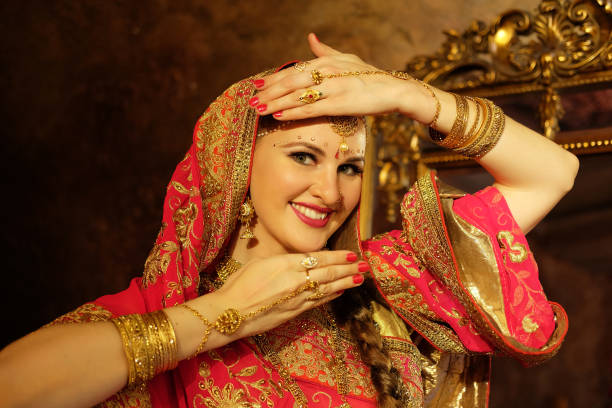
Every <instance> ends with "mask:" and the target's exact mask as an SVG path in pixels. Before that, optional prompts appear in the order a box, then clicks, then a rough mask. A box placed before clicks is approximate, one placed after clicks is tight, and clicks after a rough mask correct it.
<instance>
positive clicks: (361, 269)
mask: <svg viewBox="0 0 612 408" xmlns="http://www.w3.org/2000/svg"><path fill="white" fill-rule="evenodd" d="M358 270H359V272H367V271H369V270H370V265H368V263H367V262H359V269H358Z"/></svg>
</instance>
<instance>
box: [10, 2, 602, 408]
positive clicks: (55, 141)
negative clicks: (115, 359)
mask: <svg viewBox="0 0 612 408" xmlns="http://www.w3.org/2000/svg"><path fill="white" fill-rule="evenodd" d="M536 4H537V2H536V1H533V0H530V1H527V0H522V1H510V0H503V1H501V0H500V1H496V2H494V4H491V2H489V1H488V0H469V1H467V0H466V1H461V2H456V1H450V0H447V1H441V0H438V1H425V0H418V1H416V0H411V1H408V0H403V1H400V0H385V1H383V2H380V1H374V0H364V1H360V2H358V1H351V0H340V1H333V2H332V1H324V0H315V1H308V2H277V1H269V0H266V1H259V2H235V1H210V2H205V1H196V0H174V1H164V0H152V1H148V2H146V4H145V3H143V2H136V1H132V2H128V1H115V2H109V1H106V0H83V1H79V2H75V1H67V0H58V1H54V2H45V1H27V0H22V1H20V2H5V3H3V4H2V5H0V10H1V11H2V13H1V15H2V16H3V23H2V25H1V26H0V27H1V28H0V29H1V30H2V32H1V34H2V35H1V36H0V38H1V40H0V47H1V48H0V74H1V75H0V85H1V88H0V89H2V94H3V98H2V104H1V105H0V112H1V117H2V120H3V123H4V129H5V130H4V132H3V136H4V137H3V147H4V148H3V151H4V160H2V166H3V168H2V169H3V174H5V186H4V188H3V191H4V194H3V206H4V209H3V215H4V216H3V223H2V225H3V229H2V234H1V237H2V238H1V241H0V244H1V246H2V248H3V251H2V254H3V259H4V276H5V279H4V285H3V286H4V288H5V289H4V290H5V291H6V293H7V294H8V299H7V300H6V301H5V304H4V308H3V310H4V313H3V315H4V319H3V321H5V324H4V325H3V330H2V333H3V334H2V336H3V337H2V339H0V346H1V345H4V344H6V343H8V342H9V341H12V340H14V339H15V338H17V337H19V336H22V335H24V334H25V333H27V332H29V331H31V330H33V329H35V328H37V327H39V326H40V325H42V324H44V323H46V322H48V321H50V320H51V319H53V318H54V317H56V316H58V315H60V314H62V313H64V312H67V311H69V310H71V309H73V308H74V307H76V306H78V305H79V304H81V303H83V302H85V301H87V300H91V299H94V298H96V297H98V296H100V295H103V294H106V293H112V292H116V291H119V290H121V289H123V288H125V286H126V285H127V283H128V281H129V279H130V277H133V276H137V275H138V274H139V273H140V272H141V269H142V265H143V263H144V259H145V257H146V255H147V253H148V250H149V249H150V246H151V244H152V243H153V240H154V238H155V234H156V232H157V230H158V228H159V226H160V219H161V204H162V199H163V195H164V191H165V186H166V183H167V182H168V179H169V176H170V174H171V172H172V170H173V168H174V165H175V163H176V162H177V161H178V160H179V159H180V158H181V156H182V155H183V153H184V151H185V150H186V149H187V148H188V146H189V144H190V138H191V127H192V126H193V124H194V122H195V120H196V118H197V116H198V115H199V114H200V113H201V112H202V111H203V109H204V108H205V107H206V105H207V104H208V103H209V102H210V101H211V100H212V99H213V98H214V97H215V96H216V95H218V94H219V93H220V92H221V91H222V90H223V89H224V88H225V87H227V86H228V85H229V84H230V83H232V82H233V81H235V80H237V79H239V78H242V77H245V76H247V75H249V74H251V73H254V72H257V71H261V70H263V69H266V68H269V67H272V66H276V65H279V64H281V63H283V62H285V61H287V60H291V59H296V58H297V59H308V58H310V54H309V51H308V49H307V46H306V42H305V36H306V34H307V33H308V32H309V31H315V32H316V33H317V34H318V35H319V38H320V39H322V40H323V41H326V42H328V43H330V44H331V45H332V46H335V47H337V48H339V49H341V50H344V51H347V52H352V53H356V54H358V55H361V56H362V57H363V58H364V59H366V60H368V61H370V62H372V63H374V64H375V65H378V66H379V67H380V68H385V69H401V68H403V66H404V64H405V62H406V61H407V60H408V59H410V58H411V57H412V56H414V55H417V54H422V53H431V52H432V51H434V50H435V49H436V48H437V47H438V45H439V44H440V43H441V41H442V40H443V35H442V34H441V32H442V30H443V29H448V28H456V29H462V28H464V27H466V26H467V24H468V23H469V22H470V21H471V20H472V19H473V18H479V19H482V20H484V21H492V20H493V18H494V17H495V16H496V15H497V14H498V13H499V12H501V11H504V10H506V9H508V8H511V7H519V8H521V7H522V8H527V9H531V8H533V7H535V5H536ZM595 174H597V173H595ZM608 180H609V178H608ZM604 201H605V200H604ZM604 204H605V203H604ZM604 204H601V203H600V204H598V205H599V207H600V208H599V210H600V211H601V212H597V213H592V214H591V215H589V214H585V213H584V212H583V211H582V210H580V209H579V210H576V211H574V213H572V217H570V218H568V220H566V221H565V222H566V223H565V224H564V226H563V227H557V224H555V223H552V224H551V225H549V226H547V227H546V228H544V229H542V231H543V232H538V234H540V235H538V237H539V238H538V242H541V244H540V243H538V244H537V247H538V248H534V249H536V250H538V249H540V248H542V251H543V252H544V253H545V254H544V257H543V260H544V264H543V267H542V272H543V273H542V274H543V280H544V284H545V287H546V288H549V289H550V290H549V292H550V293H551V297H552V298H554V299H559V300H561V301H563V302H565V303H567V304H568V306H570V308H571V310H570V309H568V310H570V312H572V311H574V312H576V313H577V314H576V316H575V317H574V318H573V319H572V332H570V333H571V336H574V337H571V338H570V339H573V340H572V342H571V343H570V340H569V339H568V344H567V345H566V347H565V348H564V350H563V351H562V352H561V354H560V356H559V357H558V358H557V359H556V360H554V361H553V362H551V363H550V364H549V365H548V366H547V367H551V368H550V369H546V370H548V371H541V370H542V369H539V368H538V369H535V370H528V371H525V370H523V369H522V368H520V367H518V366H517V365H515V364H513V365H511V366H509V367H508V366H507V365H506V363H500V365H499V366H498V367H503V369H501V370H497V372H496V373H495V377H494V381H493V384H494V386H493V387H494V390H493V405H492V406H494V407H502V406H503V407H512V406H516V404H515V403H516V402H517V401H520V402H521V404H522V405H524V406H526V407H527V406H532V407H540V406H553V405H552V403H551V401H552V400H553V399H554V398H555V395H561V398H563V396H566V397H567V398H568V401H569V402H570V403H571V405H570V406H575V407H582V406H601V407H603V406H604V404H605V402H604V401H606V400H607V398H608V397H607V395H606V394H607V387H609V385H610V383H611V382H610V373H609V365H610V346H609V344H610V335H609V331H606V328H605V325H604V324H603V323H604V322H605V321H606V320H605V319H606V318H607V317H606V316H602V315H601V310H610V301H609V300H607V299H609V297H610V296H607V297H606V294H609V293H611V292H610V290H609V289H610V279H609V274H607V272H608V265H610V264H611V262H610V261H611V259H610V255H603V254H602V253H605V254H609V252H610V250H609V249H608V248H609V244H610V235H609V232H608V231H609V230H606V231H604V230H601V229H600V230H599V232H598V234H600V235H596V237H597V238H593V237H594V236H593V235H590V234H587V233H586V232H584V229H583V228H581V227H582V226H583V225H584V223H587V224H588V225H592V226H597V221H598V220H599V219H600V218H599V217H600V216H601V217H607V218H606V219H607V220H608V225H610V223H609V220H610V212H609V208H610V207H609V202H607V204H608V206H605V205H604ZM602 205H603V207H602ZM570 212H571V211H570ZM585 217H586V218H585ZM589 223H590V224H589ZM547 225H548V224H547ZM574 231H581V234H582V235H579V236H578V237H579V238H576V235H574V234H573V232H574ZM589 239H590V240H591V241H589ZM576 242H578V244H577V247H578V248H580V249H579V251H576V250H573V248H575V247H574V246H573V245H571V244H574V243H576ZM591 242H592V243H593V245H590V244H589V243H591ZM602 242H607V246H605V245H604V246H602ZM564 245H565V246H564ZM596 245H599V246H596ZM571 253H574V254H576V253H578V254H579V255H581V256H578V257H575V258H571V259H569V260H568V259H567V257H568V256H569V254H571ZM536 254H537V252H536ZM559 254H560V255H561V256H559ZM593 257H595V258H593ZM593 259H595V261H593ZM585 260H591V261H592V262H591V263H589V262H585ZM593 268H594V270H595V271H596V272H593ZM575 279H577V281H575ZM605 288H607V289H606V290H607V293H606V290H604V289H605ZM553 295H554V296H553ZM5 298H6V296H5ZM602 308H603V309H602ZM570 317H572V316H570ZM602 319H604V320H602ZM608 321H609V318H608ZM596 326H599V328H598V329H597V328H596ZM591 330H595V331H593V333H594V334H592V333H591ZM592 337H593V338H594V340H589V339H591V338H592ZM596 352H597V354H596ZM596 355H597V356H598V357H597V361H599V363H596V362H595V360H596V358H595V356H596ZM583 356H584V357H583ZM583 359H584V360H588V362H589V363H588V364H587V365H585V364H581V360H583ZM591 369H592V370H595V371H592V372H591V371H589V370H591ZM538 370H540V371H538ZM587 371H589V372H587ZM542 372H543V373H544V374H542ZM577 382H580V384H578V383H577ZM585 382H588V384H586V383H585ZM526 384H531V385H526ZM558 384H563V389H559V387H558ZM540 385H541V386H540ZM529 387H531V388H529ZM572 387H573V388H572ZM527 389H528V390H529V393H530V394H529V398H523V397H519V396H518V392H519V390H527ZM581 389H582V391H581ZM586 401H588V405H584V404H586ZM608 401H609V400H608ZM583 403H584V404H583Z"/></svg>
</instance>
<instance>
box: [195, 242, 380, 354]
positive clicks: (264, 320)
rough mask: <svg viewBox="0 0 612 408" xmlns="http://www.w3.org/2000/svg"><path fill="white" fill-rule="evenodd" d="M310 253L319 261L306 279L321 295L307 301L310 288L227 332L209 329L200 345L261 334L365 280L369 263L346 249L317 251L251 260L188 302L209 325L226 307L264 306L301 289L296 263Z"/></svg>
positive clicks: (247, 310)
mask: <svg viewBox="0 0 612 408" xmlns="http://www.w3.org/2000/svg"><path fill="white" fill-rule="evenodd" d="M309 255H310V256H313V257H315V258H316V259H317V260H318V262H317V265H316V266H315V267H314V268H312V269H310V270H309V275H310V279H311V280H312V281H316V282H318V283H319V287H318V290H319V292H320V293H322V294H323V295H324V296H322V297H321V298H319V299H312V298H311V297H312V295H313V294H314V293H315V292H314V291H313V290H302V291H301V293H299V294H297V296H294V297H291V298H290V299H288V300H286V301H285V302H282V303H280V304H278V305H276V306H274V307H273V308H271V309H269V310H267V311H265V312H263V313H259V314H257V315H256V316H254V317H252V318H250V319H247V320H245V321H244V322H243V323H242V325H241V326H240V328H239V329H238V330H237V331H236V332H235V333H233V334H232V335H229V336H224V335H221V334H220V333H218V332H216V331H215V330H213V331H212V332H211V337H210V338H209V342H208V344H207V346H206V347H205V349H212V348H216V347H219V346H221V345H223V344H227V343H229V342H231V341H234V340H237V339H238V338H243V337H248V336H253V335H255V334H260V333H263V332H265V331H268V330H270V329H273V328H274V327H277V326H279V325H281V324H282V323H284V322H286V321H288V320H290V319H292V318H294V317H296V316H297V315H299V314H300V313H303V312H305V311H307V310H309V309H312V308H314V307H317V306H319V305H322V304H324V303H327V302H329V301H331V300H333V299H335V298H337V297H338V296H340V295H341V294H342V292H343V291H344V290H346V289H350V288H353V287H355V286H359V285H360V284H361V283H362V282H363V280H364V278H363V273H364V272H365V271H367V270H369V266H368V264H367V263H366V262H363V261H361V262H357V255H355V253H353V252H350V251H320V252H313V253H310V254H288V255H278V256H273V257H269V258H264V259H255V260H251V261H250V262H248V263H247V264H245V265H244V266H243V267H242V268H240V270H238V271H237V272H235V273H234V274H232V275H231V276H230V277H229V278H228V279H227V281H226V282H225V283H224V284H223V286H222V287H221V288H219V289H218V290H217V291H215V292H213V293H210V294H207V295H203V296H201V297H199V298H197V299H194V300H193V301H190V302H189V305H190V306H191V307H194V308H196V309H197V310H198V311H199V312H200V313H201V314H202V315H204V316H205V317H206V318H207V319H208V320H209V321H210V322H211V323H213V322H214V321H215V319H216V318H217V316H219V315H220V314H221V313H223V312H224V311H225V310H226V309H228V308H232V309H236V310H238V311H239V312H240V314H242V315H247V314H248V313H251V312H254V311H257V310H260V309H262V308H266V306H269V305H271V304H273V303H275V302H277V301H278V300H279V299H281V298H284V297H288V296H291V294H294V293H296V292H300V290H301V289H303V287H304V285H305V284H306V283H307V282H308V281H307V273H306V268H305V267H304V266H302V265H301V262H302V260H303V259H304V258H305V257H307V256H309ZM219 343H221V344H219Z"/></svg>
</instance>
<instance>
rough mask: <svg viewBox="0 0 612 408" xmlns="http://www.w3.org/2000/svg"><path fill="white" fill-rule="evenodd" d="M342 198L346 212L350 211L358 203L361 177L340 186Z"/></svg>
mask: <svg viewBox="0 0 612 408" xmlns="http://www.w3.org/2000/svg"><path fill="white" fill-rule="evenodd" d="M342 197H343V198H344V205H345V207H346V208H347V210H349V212H350V211H352V210H353V208H355V206H356V205H357V204H358V203H359V198H360V197H361V177H356V178H355V179H351V180H348V181H346V182H345V184H344V185H343V186H342Z"/></svg>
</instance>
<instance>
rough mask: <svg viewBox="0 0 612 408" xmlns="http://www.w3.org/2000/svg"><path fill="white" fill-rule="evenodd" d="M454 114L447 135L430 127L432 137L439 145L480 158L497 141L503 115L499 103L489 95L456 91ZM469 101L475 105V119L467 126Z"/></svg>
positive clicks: (501, 130)
mask: <svg viewBox="0 0 612 408" xmlns="http://www.w3.org/2000/svg"><path fill="white" fill-rule="evenodd" d="M453 96H454V97H455V101H456V105H457V117H456V119H455V122H454V123H453V126H452V128H451V130H450V132H448V134H447V135H443V134H441V133H440V132H438V131H436V130H434V129H432V128H430V129H429V134H430V136H431V139H432V140H433V141H434V142H436V143H437V144H439V145H440V146H443V147H446V148H447V149H451V150H454V151H455V152H457V153H459V154H461V155H463V156H466V157H471V158H475V159H479V158H481V157H482V156H484V155H485V154H487V153H488V152H490V151H491V149H493V147H494V146H495V145H496V144H497V142H498V141H499V138H500V137H501V134H502V132H503V131H504V126H505V124H506V116H505V115H504V112H503V111H502V110H501V108H500V107H498V106H496V105H494V104H493V102H491V101H490V100H488V99H483V98H472V97H468V96H461V95H455V94H453ZM469 101H471V102H473V103H474V104H475V105H476V119H475V120H474V123H473V124H472V126H471V127H470V128H469V130H468V129H467V125H468V118H469V115H470V105H469Z"/></svg>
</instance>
